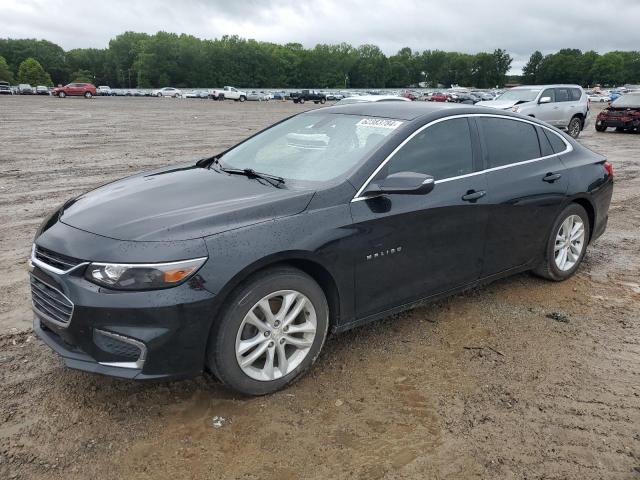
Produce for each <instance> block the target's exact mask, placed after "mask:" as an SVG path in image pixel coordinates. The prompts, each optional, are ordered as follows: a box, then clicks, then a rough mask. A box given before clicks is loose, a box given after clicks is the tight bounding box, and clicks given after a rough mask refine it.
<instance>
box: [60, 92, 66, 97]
mask: <svg viewBox="0 0 640 480" xmlns="http://www.w3.org/2000/svg"><path fill="white" fill-rule="evenodd" d="M66 96H67V94H66V93H64V92H60V93H58V97H59V98H64V97H66Z"/></svg>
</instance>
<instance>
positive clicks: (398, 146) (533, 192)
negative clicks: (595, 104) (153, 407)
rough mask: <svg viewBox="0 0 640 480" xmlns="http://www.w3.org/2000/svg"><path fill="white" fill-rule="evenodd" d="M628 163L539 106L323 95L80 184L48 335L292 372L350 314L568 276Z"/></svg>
mask: <svg viewBox="0 0 640 480" xmlns="http://www.w3.org/2000/svg"><path fill="white" fill-rule="evenodd" d="M612 192H613V168H612V167H611V165H610V164H609V163H608V162H607V161H606V158H605V157H603V156H602V155H599V154H596V153H594V152H592V151H590V150H588V149H587V148H585V147H583V146H582V145H581V144H580V143H578V142H577V141H575V140H573V139H571V138H569V137H567V136H566V135H563V134H562V133H561V132H559V131H558V130H556V129H555V128H553V127H551V126H549V125H548V124H546V123H544V122H541V121H539V120H538V119H535V118H530V117H525V116H522V115H519V114H516V113H513V112H510V111H499V110H495V109H489V108H480V107H472V106H466V105H446V106H444V105H439V104H429V103H425V102H411V103H400V102H372V103H369V104H356V105H345V106H339V107H337V106H336V107H329V108H325V109H321V110H313V111H309V112H305V113H302V114H300V115H296V116H294V117H291V118H289V119H287V120H284V121H282V122H279V123H277V124H276V125H275V126H273V127H271V128H269V129H267V130H265V131H263V132H261V133H258V134H257V135H255V136H253V137H251V138H249V139H248V140H245V141H244V142H241V143H239V144H238V145H236V146H234V147H231V148H229V149H228V150H226V151H224V152H222V153H220V154H217V155H214V156H211V157H210V158H206V159H203V160H200V161H198V162H197V163H195V164H193V165H191V166H185V165H181V166H179V168H176V167H164V168H160V169H158V170H155V171H153V172H148V173H140V174H137V175H134V176H132V177H129V178H126V179H123V180H120V181H116V182H112V183H109V184H107V185H104V186H102V187H99V188H98V189H96V190H95V191H93V192H89V193H86V194H83V195H80V196H79V197H77V198H75V199H73V200H70V201H68V202H66V203H65V204H64V205H63V206H62V207H61V208H60V209H58V210H57V211H55V212H54V213H53V214H52V215H51V216H49V217H48V218H47V219H46V220H45V221H44V222H43V223H42V225H41V226H40V228H39V229H38V231H37V232H36V234H35V237H34V245H33V249H32V254H31V258H30V269H31V273H30V282H31V298H32V302H33V309H34V312H35V318H34V325H33V328H34V330H35V332H36V334H37V335H38V336H39V337H40V338H41V339H42V340H43V341H44V342H45V343H46V344H48V345H49V346H51V347H52V348H53V349H54V350H55V351H56V352H57V353H58V354H60V355H61V356H62V357H63V358H64V360H65V363H66V364H67V366H69V367H72V368H77V369H81V370H86V371H89V372H93V373H100V374H105V375H111V376H116V377H124V378H128V379H136V380H146V379H154V380H158V379H169V378H183V377H188V376H192V375H197V374H199V373H200V372H202V371H203V370H204V369H205V368H206V369H208V370H210V371H211V372H213V374H214V375H215V376H217V377H218V378H219V379H220V380H221V381H222V382H223V383H224V384H225V385H227V386H229V387H230V388H233V389H235V390H237V391H239V392H242V393H243V394H249V395H262V394H267V393H271V392H274V391H276V390H278V389H281V388H283V387H285V386H286V385H288V384H290V383H291V382H293V381H294V380H296V379H297V378H298V377H300V375H302V374H303V373H304V372H305V371H307V370H308V369H309V368H310V367H311V365H312V364H313V363H314V361H315V360H316V358H318V354H319V352H320V350H321V349H322V347H323V345H324V342H325V339H326V337H327V335H328V333H329V332H340V331H344V330H347V329H350V328H353V327H356V326H360V325H363V324H365V323H367V322H370V321H372V320H375V319H378V318H382V317H386V316H388V315H390V314H392V313H397V312H399V311H401V310H404V309H407V308H411V307H413V306H415V305H422V304H424V303H425V302H428V301H433V300H435V299H439V298H442V297H444V296H447V295H452V294H454V293H457V292H460V291H462V290H465V289H469V288H472V287H476V286H478V285H482V284H485V283H488V282H491V281H494V280H496V279H498V278H502V277H506V276H508V275H512V274H514V273H517V272H522V271H526V270H533V271H534V272H535V273H536V274H538V275H540V276H542V277H544V278H547V279H550V280H553V281H562V280H565V279H567V278H569V277H571V276H572V275H573V274H574V273H575V272H576V271H577V270H578V268H579V266H580V263H581V262H582V259H583V257H584V255H585V251H586V249H587V245H588V244H589V243H590V242H592V241H593V240H595V239H596V238H598V237H599V236H600V235H601V234H602V233H603V232H604V230H605V228H606V225H607V218H608V209H609V203H610V200H611V195H612Z"/></svg>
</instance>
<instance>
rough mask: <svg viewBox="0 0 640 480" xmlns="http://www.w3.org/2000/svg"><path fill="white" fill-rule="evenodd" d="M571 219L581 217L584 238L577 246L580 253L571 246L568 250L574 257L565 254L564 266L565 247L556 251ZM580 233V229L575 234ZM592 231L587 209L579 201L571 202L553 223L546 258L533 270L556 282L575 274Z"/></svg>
mask: <svg viewBox="0 0 640 480" xmlns="http://www.w3.org/2000/svg"><path fill="white" fill-rule="evenodd" d="M570 219H573V220H574V221H577V220H578V219H579V221H580V222H581V223H582V240H581V242H580V243H579V247H576V248H577V249H578V250H579V253H578V252H577V251H576V249H574V248H572V247H569V249H568V251H569V252H571V253H570V254H571V255H572V256H573V257H569V256H568V255H567V254H565V260H566V262H567V263H566V264H565V265H564V266H563V265H562V254H561V250H563V248H560V249H558V253H556V250H557V242H562V241H563V240H562V239H560V237H563V236H565V235H566V226H567V225H568V224H569V223H568V222H570ZM565 222H566V223H565ZM576 226H577V223H574V224H573V227H574V228H576ZM563 230H564V232H563ZM578 233H579V230H578V231H576V233H575V234H574V235H577V234H578ZM590 233H591V226H590V224H589V216H588V215H587V212H586V210H585V209H584V208H583V207H582V206H580V205H578V204H577V203H571V204H569V205H568V206H567V207H566V208H565V209H564V210H563V211H562V212H561V213H560V215H558V217H557V218H556V221H555V222H554V223H553V228H552V229H551V233H550V234H549V238H548V239H547V243H546V247H545V255H544V260H543V262H542V263H541V264H540V265H539V266H538V267H537V268H536V269H534V271H533V272H534V273H535V274H536V275H538V276H540V277H543V278H546V279H548V280H553V281H555V282H561V281H563V280H566V279H567V278H569V277H571V276H573V274H574V273H576V270H578V267H579V266H580V263H582V259H583V258H584V255H585V253H586V251H587V244H588V243H589V235H590ZM558 256H559V258H558Z"/></svg>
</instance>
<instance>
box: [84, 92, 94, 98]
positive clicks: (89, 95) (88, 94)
mask: <svg viewBox="0 0 640 480" xmlns="http://www.w3.org/2000/svg"><path fill="white" fill-rule="evenodd" d="M92 96H93V95H91V92H84V98H91V97H92Z"/></svg>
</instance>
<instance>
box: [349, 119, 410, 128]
mask: <svg viewBox="0 0 640 480" xmlns="http://www.w3.org/2000/svg"><path fill="white" fill-rule="evenodd" d="M356 125H360V126H363V127H378V128H388V129H390V130H395V129H396V128H398V127H399V126H400V125H402V122H401V121H399V120H389V119H388V118H363V119H362V120H360V121H359V122H358V123H356Z"/></svg>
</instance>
